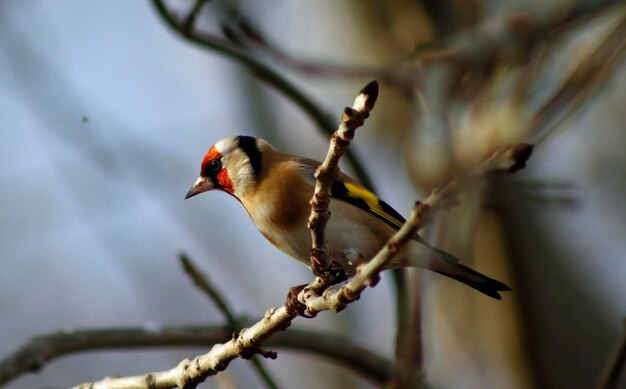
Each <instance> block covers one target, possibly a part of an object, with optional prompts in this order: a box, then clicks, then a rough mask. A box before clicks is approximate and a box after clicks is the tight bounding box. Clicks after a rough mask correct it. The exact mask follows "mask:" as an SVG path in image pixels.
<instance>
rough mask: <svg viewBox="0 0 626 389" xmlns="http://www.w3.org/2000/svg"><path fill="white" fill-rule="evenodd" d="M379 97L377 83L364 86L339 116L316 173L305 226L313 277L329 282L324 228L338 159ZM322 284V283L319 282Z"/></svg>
mask: <svg viewBox="0 0 626 389" xmlns="http://www.w3.org/2000/svg"><path fill="white" fill-rule="evenodd" d="M377 98H378V82H376V81H372V82H370V83H369V84H367V85H366V86H365V87H364V88H363V89H362V90H361V92H359V95H358V96H357V98H356V99H355V100H354V104H353V106H352V108H349V107H346V108H345V109H344V111H343V115H342V117H341V124H340V125H339V128H338V129H337V131H335V132H334V133H333V135H332V138H331V141H330V146H329V149H328V153H327V154H326V159H325V160H324V162H323V163H322V164H321V165H320V166H319V167H318V168H317V170H316V171H315V192H314V193H313V197H312V198H311V201H310V204H311V214H310V216H309V222H308V227H309V229H310V230H311V241H312V248H311V268H312V269H313V272H314V273H315V275H316V276H318V277H321V278H323V279H328V278H329V274H328V270H329V267H330V266H329V263H328V258H327V255H326V235H325V232H324V231H325V229H326V224H327V223H328V219H329V218H330V211H329V210H328V206H329V205H330V188H331V187H332V184H333V182H334V181H335V180H336V179H337V175H338V174H339V159H340V158H341V157H342V156H343V154H344V153H345V152H346V149H347V148H348V145H350V142H351V141H352V139H353V138H354V133H355V131H356V129H357V128H359V127H361V126H362V125H363V123H364V121H365V119H367V117H368V116H369V113H370V111H371V110H372V109H373V108H374V104H375V103H376V99H377ZM320 281H323V280H320Z"/></svg>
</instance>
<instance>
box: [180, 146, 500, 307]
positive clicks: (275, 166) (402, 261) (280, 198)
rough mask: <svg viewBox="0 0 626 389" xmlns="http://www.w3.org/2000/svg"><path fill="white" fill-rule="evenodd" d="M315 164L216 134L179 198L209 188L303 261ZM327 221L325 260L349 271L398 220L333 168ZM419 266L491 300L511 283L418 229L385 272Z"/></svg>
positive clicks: (378, 244) (308, 244)
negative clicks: (435, 243)
mask: <svg viewBox="0 0 626 389" xmlns="http://www.w3.org/2000/svg"><path fill="white" fill-rule="evenodd" d="M320 164H321V163H320V162H318V161H315V160H312V159H308V158H303V157H298V156H293V155H289V154H285V153H282V152H281V151H279V150H277V149H275V148H274V147H272V145H270V144H269V143H268V142H267V141H265V140H263V139H261V138H256V137H252V136H246V135H239V136H230V137H226V138H223V139H221V140H219V141H218V142H217V143H215V144H214V145H213V146H212V147H211V148H210V149H209V150H208V152H207V153H206V154H205V155H204V158H203V159H202V163H201V166H200V176H199V177H198V178H197V180H196V181H195V183H194V184H193V185H192V186H191V188H190V189H189V191H188V192H187V194H186V196H185V199H188V198H190V197H193V196H196V195H198V194H200V193H204V192H207V191H211V190H219V191H222V192H225V193H227V194H229V195H231V196H233V197H234V198H235V199H237V200H238V201H239V202H240V203H241V204H242V205H243V207H244V209H245V210H246V212H247V213H248V215H249V217H250V219H251V220H252V222H253V224H254V225H255V226H256V228H257V229H258V230H259V231H260V233H261V234H262V235H263V236H264V237H265V238H266V239H267V240H268V241H269V242H271V243H272V244H273V245H274V246H276V247H277V248H278V249H280V250H282V251H283V252H285V253H286V254H288V255H289V256H291V257H293V258H295V259H297V260H299V261H300V262H302V263H303V264H304V265H306V266H308V267H310V253H311V233H310V230H309V229H308V226H307V222H308V217H309V214H310V210H311V208H310V205H309V201H310V200H311V197H312V196H313V193H314V188H315V177H314V173H315V171H316V169H317V168H318V166H319V165H320ZM330 197H331V201H330V204H329V211H330V213H331V217H330V219H329V221H328V224H327V226H326V240H327V242H326V244H327V255H328V257H329V260H330V261H332V262H336V263H338V264H339V265H340V266H341V267H342V270H343V271H344V272H345V273H346V274H347V275H348V276H351V275H354V274H355V272H356V268H357V266H358V265H359V264H361V263H363V262H365V261H367V260H369V259H371V258H372V257H373V256H374V255H375V254H376V253H377V252H378V251H379V250H380V249H381V248H382V247H383V246H384V245H385V243H386V242H387V240H388V239H389V238H390V237H391V236H392V235H393V234H394V233H395V232H396V231H397V230H398V229H399V228H400V227H401V226H402V224H403V223H404V222H405V219H404V218H403V217H402V215H400V213H398V212H397V211H396V210H395V209H393V208H392V207H391V206H390V205H389V204H387V203H386V202H384V201H383V200H381V199H380V198H379V197H378V196H377V195H375V194H374V193H373V192H372V191H370V190H369V189H367V188H365V187H364V186H362V185H360V184H359V183H358V182H357V181H356V180H354V179H352V178H350V177H349V176H348V175H346V174H344V173H342V172H340V173H339V175H338V177H337V179H336V180H335V181H334V182H333V184H332V187H331V190H330ZM403 267H421V268H425V269H428V270H431V271H434V272H436V273H439V274H442V275H444V276H447V277H449V278H452V279H454V280H457V281H460V282H461V283H463V284H465V285H468V286H470V287H472V288H474V289H476V290H477V291H479V292H482V293H484V294H485V295H487V296H490V297H493V298H495V299H501V295H500V293H499V292H504V291H510V290H511V288H510V287H509V286H508V285H506V284H504V283H502V282H500V281H497V280H495V279H492V278H490V277H488V276H486V275H484V274H481V273H479V272H477V271H475V270H473V269H471V268H469V267H467V266H465V265H463V264H461V263H460V260H459V259H458V258H456V257H455V256H454V255H452V254H450V253H448V252H446V251H444V250H441V249H439V248H436V247H434V246H431V245H430V244H429V243H428V242H427V241H426V240H425V239H424V238H422V237H421V236H420V235H419V234H415V236H414V237H413V239H411V240H410V241H409V243H407V244H406V245H405V246H404V247H402V248H401V249H400V250H399V252H398V253H397V254H396V256H395V257H394V258H393V259H392V260H391V261H390V262H389V263H388V264H387V265H386V267H385V268H384V270H388V269H394V268H403Z"/></svg>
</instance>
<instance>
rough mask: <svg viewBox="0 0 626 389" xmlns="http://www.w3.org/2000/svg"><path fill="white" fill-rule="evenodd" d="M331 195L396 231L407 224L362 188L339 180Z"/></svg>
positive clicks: (387, 205) (395, 212) (400, 216)
mask: <svg viewBox="0 0 626 389" xmlns="http://www.w3.org/2000/svg"><path fill="white" fill-rule="evenodd" d="M330 194H331V196H332V197H334V198H337V199H339V200H343V201H346V202H348V203H350V204H352V205H354V206H357V207H359V208H361V209H362V210H364V211H366V212H369V213H371V214H373V215H375V216H377V217H378V218H379V219H381V220H382V221H384V222H385V223H387V224H389V225H390V226H392V227H394V228H396V229H398V228H400V227H401V226H402V224H404V222H405V219H404V218H403V217H402V215H400V214H399V213H398V212H397V211H396V210H395V209H393V208H392V207H391V206H390V205H389V204H387V203H386V202H384V201H382V200H381V199H379V198H378V196H376V195H375V194H374V193H372V192H371V191H369V190H368V189H366V188H364V187H362V186H359V185H355V184H353V183H350V182H344V181H339V180H337V181H335V182H334V183H333V186H332V188H331V191H330Z"/></svg>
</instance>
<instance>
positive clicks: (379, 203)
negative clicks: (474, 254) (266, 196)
mask: <svg viewBox="0 0 626 389" xmlns="http://www.w3.org/2000/svg"><path fill="white" fill-rule="evenodd" d="M298 163H299V165H300V168H301V171H302V173H303V175H304V176H305V178H306V179H307V181H308V182H309V183H310V184H311V185H312V186H315V177H314V174H315V169H317V167H318V166H319V165H320V163H319V162H317V161H314V160H312V159H306V158H298ZM330 196H331V197H332V198H334V199H337V200H342V201H345V202H347V203H348V204H352V205H354V206H355V207H358V208H359V209H362V210H363V211H365V212H367V213H369V214H372V215H374V216H376V217H377V218H379V219H380V220H382V221H383V222H385V223H386V224H387V225H389V226H391V227H392V228H393V229H395V230H398V229H400V227H402V225H403V224H404V222H405V221H406V220H405V219H404V217H402V215H400V213H398V211H396V210H395V209H393V208H392V207H391V205H389V204H387V203H386V202H384V201H383V200H381V199H380V198H378V196H376V195H375V194H374V193H373V192H372V191H370V190H369V189H367V188H365V187H363V186H361V185H360V184H358V183H357V182H356V181H355V180H353V179H352V178H351V177H350V176H348V175H346V174H343V173H341V172H340V173H339V179H338V180H335V182H333V186H332V188H331V189H330ZM413 239H414V240H416V241H418V242H419V243H420V244H422V245H424V246H426V247H428V248H429V249H431V250H433V251H434V252H436V253H437V254H439V257H440V258H442V259H444V260H445V261H447V262H449V263H453V264H454V263H458V262H460V261H459V259H458V258H457V257H455V256H454V255H452V254H450V253H448V252H446V251H444V250H441V249H438V248H437V247H434V246H432V245H431V244H430V243H428V242H427V241H426V240H425V239H424V238H422V237H421V236H420V235H419V234H415V235H414V236H413Z"/></svg>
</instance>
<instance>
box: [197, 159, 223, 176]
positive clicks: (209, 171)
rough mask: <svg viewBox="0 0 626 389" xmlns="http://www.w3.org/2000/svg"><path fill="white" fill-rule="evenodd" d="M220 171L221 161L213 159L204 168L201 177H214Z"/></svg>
mask: <svg viewBox="0 0 626 389" xmlns="http://www.w3.org/2000/svg"><path fill="white" fill-rule="evenodd" d="M220 170H222V161H221V160H220V159H214V160H212V161H211V162H209V163H207V164H206V165H205V166H204V168H203V169H202V175H203V176H205V177H212V176H216V175H217V173H219V172H220Z"/></svg>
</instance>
